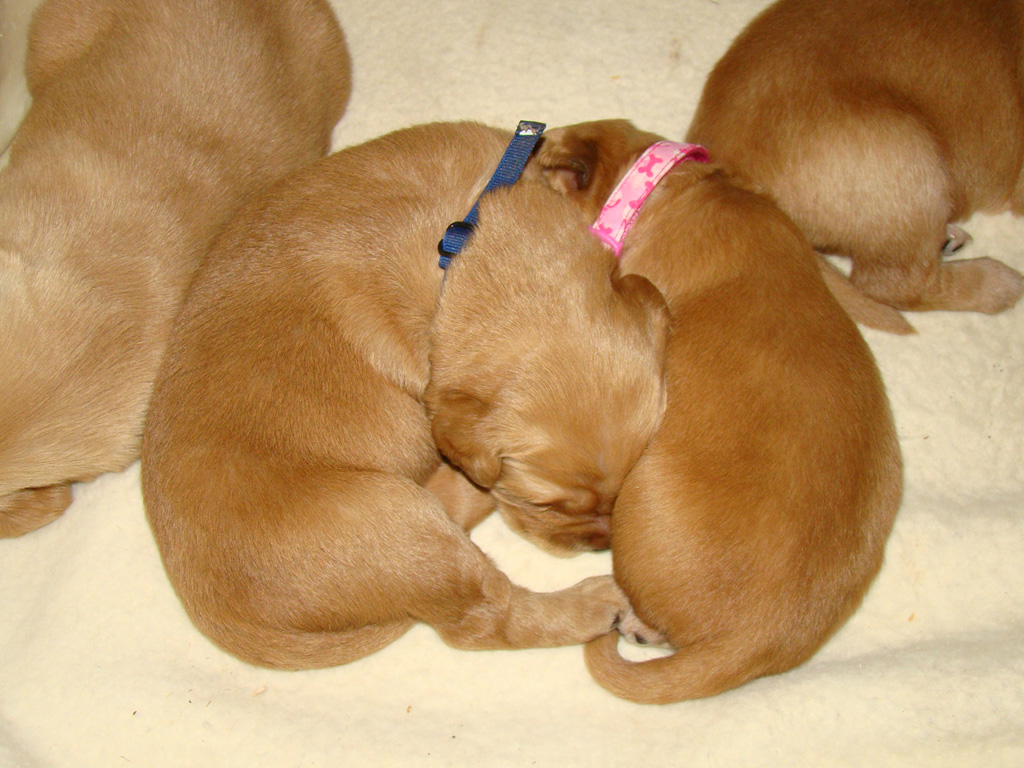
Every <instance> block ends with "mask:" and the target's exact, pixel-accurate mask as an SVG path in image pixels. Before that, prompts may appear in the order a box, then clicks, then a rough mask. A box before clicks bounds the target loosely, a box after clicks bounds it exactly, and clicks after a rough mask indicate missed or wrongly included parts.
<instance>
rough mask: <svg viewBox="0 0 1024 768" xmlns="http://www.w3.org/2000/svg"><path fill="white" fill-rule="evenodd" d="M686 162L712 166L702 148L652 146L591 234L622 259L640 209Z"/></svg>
mask: <svg viewBox="0 0 1024 768" xmlns="http://www.w3.org/2000/svg"><path fill="white" fill-rule="evenodd" d="M685 160H693V161H695V162H698V163H706V162H708V151H707V150H706V149H705V148H704V147H702V146H700V145H698V144H680V143H679V142H675V141H659V142H657V143H656V144H652V145H651V146H649V147H648V148H647V149H646V150H644V153H643V154H642V155H640V158H639V159H638V160H637V161H636V162H635V163H633V167H632V168H630V169H629V170H628V171H626V175H625V176H623V177H622V181H620V182H619V183H618V186H616V187H615V189H614V190H612V193H611V194H610V195H609V196H608V202H606V203H605V204H604V208H602V209H601V213H600V214H598V217H597V220H596V221H595V222H594V223H593V224H592V225H591V227H590V231H591V232H592V233H593V234H594V235H595V236H597V238H598V239H599V240H601V241H602V242H603V243H604V244H605V245H607V246H608V247H609V248H611V249H612V250H613V251H615V255H616V256H619V257H621V256H622V241H623V240H624V239H625V238H626V233H627V232H629V228H630V227H632V226H633V222H634V221H635V220H636V217H637V214H638V213H640V208H642V207H643V204H644V202H645V201H646V200H647V196H648V195H650V194H651V192H652V191H653V190H654V188H655V187H656V186H657V185H658V182H659V181H661V180H662V179H663V178H664V177H665V174H667V173H668V172H669V171H671V170H672V169H673V168H675V167H676V166H677V165H679V163H681V162H683V161H685Z"/></svg>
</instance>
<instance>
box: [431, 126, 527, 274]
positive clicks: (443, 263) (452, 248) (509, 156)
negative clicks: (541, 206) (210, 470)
mask: <svg viewBox="0 0 1024 768" xmlns="http://www.w3.org/2000/svg"><path fill="white" fill-rule="evenodd" d="M546 127H547V126H546V125H545V124H544V123H535V122H531V121H529V120H520V121H519V125H518V126H517V127H516V133H515V135H514V136H513V137H512V141H511V142H509V145H508V146H507V147H506V148H505V154H503V155H502V156H501V160H500V161H499V162H498V167H497V169H495V171H494V175H493V176H491V180H490V181H488V182H487V186H486V187H484V191H483V192H481V193H480V197H478V198H477V199H476V202H475V203H473V207H472V208H471V209H470V211H469V213H467V214H466V218H464V219H463V220H462V221H456V222H453V223H452V224H449V225H448V229H446V230H445V232H444V237H442V238H441V242H439V243H438V244H437V252H438V253H439V254H440V255H441V258H440V259H439V260H438V262H437V265H438V266H439V267H441V269H447V268H448V265H449V264H451V262H452V257H453V256H455V255H456V254H458V253H459V252H460V251H462V249H463V248H464V247H465V246H466V242H467V241H468V240H469V237H470V235H472V234H473V230H474V229H475V228H476V222H477V216H478V213H477V208H478V207H479V206H480V200H481V199H482V198H483V196H484V195H486V194H487V193H488V192H490V191H492V190H494V189H497V188H498V187H508V186H511V185H512V184H515V182H516V180H517V179H518V178H519V176H520V174H522V172H523V167H524V166H525V165H526V161H527V160H529V159H530V154H531V153H532V152H533V148H534V146H535V145H536V144H537V139H539V138H540V135H541V134H542V133H543V132H544V129H545V128H546Z"/></svg>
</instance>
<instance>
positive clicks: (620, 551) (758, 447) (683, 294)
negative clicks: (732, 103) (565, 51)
mask: <svg viewBox="0 0 1024 768" xmlns="http://www.w3.org/2000/svg"><path fill="white" fill-rule="evenodd" d="M624 133H625V135H626V136H627V137H628V138H630V139H631V141H630V142H625V143H624V142H623V141H622V137H623V134H624ZM605 135H608V136H609V140H608V141H607V142H604V144H605V145H607V146H609V147H614V148H615V149H613V150H612V151H611V152H610V154H611V161H612V162H613V163H614V164H619V165H621V164H622V163H623V162H624V161H629V160H632V159H635V158H636V157H637V156H638V155H639V153H640V152H641V151H642V149H643V148H645V147H646V146H647V145H648V144H650V143H651V138H652V137H651V135H650V134H643V133H640V132H639V131H636V130H635V129H631V128H630V127H629V126H628V124H626V125H624V124H623V123H621V122H610V123H595V124H584V125H581V126H575V127H572V128H568V129H562V130H561V131H556V132H554V133H552V134H551V135H549V136H548V138H547V141H546V143H545V145H544V147H543V150H542V154H541V156H539V157H538V162H548V163H549V164H550V163H554V162H556V159H557V158H562V162H565V163H566V165H569V164H568V163H567V162H566V160H567V159H570V158H573V154H574V148H576V147H579V146H580V145H581V143H590V144H596V145H597V146H598V148H599V154H602V155H604V154H605V152H604V151H603V150H601V149H600V147H601V146H602V142H603V137H604V136H605ZM581 137H582V138H581ZM623 146H626V147H628V149H627V151H628V152H629V157H628V158H621V157H620V155H619V154H618V153H619V152H621V151H623V150H622V147H623ZM573 159H575V158H573ZM622 269H623V270H624V271H627V272H637V273H639V274H641V275H644V276H646V277H647V278H649V279H650V280H651V282H652V283H653V284H654V285H655V286H656V287H657V288H658V290H659V291H660V292H661V293H662V295H663V296H664V297H665V299H666V300H667V302H668V305H669V309H670V311H671V314H672V319H673V320H672V329H671V334H670V337H669V342H668V349H667V352H666V362H665V365H666V384H667V387H668V404H667V406H666V410H665V415H664V418H663V420H662V422H661V426H660V427H659V428H658V431H657V432H656V433H655V435H654V437H653V438H652V440H651V443H650V445H649V446H648V448H647V449H646V451H645V452H644V453H643V455H642V456H641V458H640V460H639V461H638V462H637V464H636V466H635V467H634V468H633V470H632V471H631V472H630V473H629V475H628V476H627V478H626V480H625V482H624V484H623V487H622V490H621V493H620V495H619V498H618V502H617V503H616V505H615V508H614V513H613V515H612V555H613V561H614V570H615V576H616V579H618V581H619V583H620V585H621V586H622V588H623V590H624V591H625V592H626V594H627V595H628V596H629V598H630V600H631V602H632V605H633V608H634V610H635V612H636V615H637V616H638V617H639V618H640V619H641V620H642V621H643V622H644V623H646V624H647V625H648V626H649V627H650V628H652V629H654V630H656V631H657V632H658V633H660V634H662V635H663V636H665V637H667V639H668V640H669V642H670V643H671V644H672V645H673V646H674V647H675V648H676V649H678V650H677V651H676V652H675V653H674V654H673V655H671V656H669V657H666V658H664V659H659V660H652V661H646V662H643V663H630V662H627V661H625V660H623V659H622V658H621V657H620V656H619V655H618V653H617V651H616V646H615V643H616V639H615V638H614V636H610V637H607V638H602V639H599V640H597V641H595V642H594V643H592V644H590V645H588V647H587V649H586V659H587V663H588V666H589V668H590V670H591V672H592V673H593V674H594V676H595V678H596V679H597V680H598V681H599V682H600V683H601V684H602V685H604V686H605V687H607V688H608V689H609V690H611V691H613V692H614V693H616V694H617V695H619V696H624V697H626V698H629V699H632V700H634V701H639V702H649V703H665V702H670V701H678V700H681V699H689V698H697V697H702V696H709V695H712V694H715V693H719V692H721V691H724V690H726V689H728V688H731V687H733V686H736V685H740V684H741V683H744V682H746V681H748V680H750V679H752V678H755V677H758V676H760V675H766V674H772V673H777V672H781V671H783V670H786V669H789V668H790V667H792V666H794V665H796V664H799V663H801V662H802V661H804V660H805V659H807V658H808V657H809V656H810V655H811V654H813V653H814V651H815V650H816V649H817V648H818V647H820V645H821V644H822V643H823V642H824V641H825V640H826V639H827V638H828V637H829V636H830V635H831V634H832V632H833V631H834V630H835V629H836V628H837V627H838V626H839V625H840V624H842V622H843V621H844V620H845V619H846V618H847V617H848V616H849V615H850V613H851V612H852V611H853V610H854V608H855V607H856V606H857V605H858V603H859V602H860V599H861V597H862V595H863V594H864V591H865V590H866V589H867V586H868V585H869V583H870V582H871V580H872V578H873V577H874V575H875V573H876V572H877V571H878V569H879V567H880V564H881V562H882V556H883V550H884V547H885V542H886V538H887V535H888V533H889V531H890V528H891V526H892V522H893V517H894V515H895V513H896V510H897V507H898V505H899V502H900V496H901V485H902V472H901V459H900V453H899V447H898V444H897V441H896V435H895V431H894V428H893V423H892V418H891V415H890V410H889V405H888V401H887V398H886V395H885V391H884V388H883V385H882V381H881V379H880V376H879V373H878V370H877V368H876V366H875V363H874V361H873V359H872V356H871V353H870V351H869V350H868V347H867V345H866V344H865V343H864V341H863V340H862V338H861V336H860V334H859V333H858V331H857V329H856V326H854V325H853V323H852V322H851V321H850V319H849V318H848V317H847V316H846V314H845V313H844V312H843V311H842V309H841V308H840V306H839V305H838V304H837V303H836V301H835V299H834V298H833V297H832V296H831V294H830V293H829V291H828V289H827V288H826V286H825V284H824V282H823V280H822V278H821V275H820V273H819V270H818V266H817V263H816V257H815V254H814V252H813V251H812V250H811V247H810V245H809V244H808V243H807V241H806V240H805V239H804V238H803V236H802V235H801V234H800V232H799V231H798V230H797V228H796V227H795V226H794V225H793V224H792V222H791V221H790V220H789V219H788V218H787V217H786V216H785V215H784V214H783V213H782V212H781V211H779V209H778V208H777V207H776V206H775V205H773V204H772V203H771V202H770V201H769V200H768V199H766V198H764V197H762V196H759V195H757V194H755V193H752V192H750V191H746V190H744V189H742V188H740V187H739V186H737V185H736V184H734V183H732V182H731V181H730V180H729V179H728V178H727V177H726V176H725V175H723V174H722V173H721V172H720V171H719V170H718V169H717V168H716V167H715V166H714V165H704V164H700V163H685V164H683V165H681V166H679V167H678V168H677V169H676V170H674V171H673V172H671V173H670V174H669V175H668V176H667V177H666V178H665V179H664V181H662V183H661V184H660V185H659V186H658V187H657V188H656V189H655V191H654V193H653V194H652V195H651V197H650V198H649V200H648V202H647V204H646V205H645V207H644V208H643V209H642V210H641V212H640V215H639V217H638V218H637V220H636V223H635V224H634V226H633V228H632V229H631V230H630V233H629V235H628V237H627V238H626V241H625V247H624V250H623V254H622Z"/></svg>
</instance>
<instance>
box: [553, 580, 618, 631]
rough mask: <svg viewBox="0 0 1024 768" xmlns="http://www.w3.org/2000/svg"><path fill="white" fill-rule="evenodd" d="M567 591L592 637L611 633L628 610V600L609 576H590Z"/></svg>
mask: <svg viewBox="0 0 1024 768" xmlns="http://www.w3.org/2000/svg"><path fill="white" fill-rule="evenodd" d="M567 591H571V592H572V593H573V597H574V599H575V600H576V604H577V606H578V607H579V609H580V610H581V612H582V613H583V614H584V617H583V621H584V623H585V624H586V625H587V626H589V627H590V630H591V631H592V632H593V637H597V636H598V635H603V634H607V633H609V632H613V631H614V630H615V629H616V627H617V626H618V625H619V624H620V623H621V621H622V617H623V616H625V615H626V614H627V613H628V612H629V610H630V608H629V600H628V599H627V597H626V595H625V594H624V593H623V591H622V590H621V589H619V585H618V584H616V583H615V579H614V578H613V577H611V576H591V577H590V578H588V579H583V581H581V582H579V583H578V584H576V585H575V586H573V587H569V590H567ZM591 639H592V638H591Z"/></svg>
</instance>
